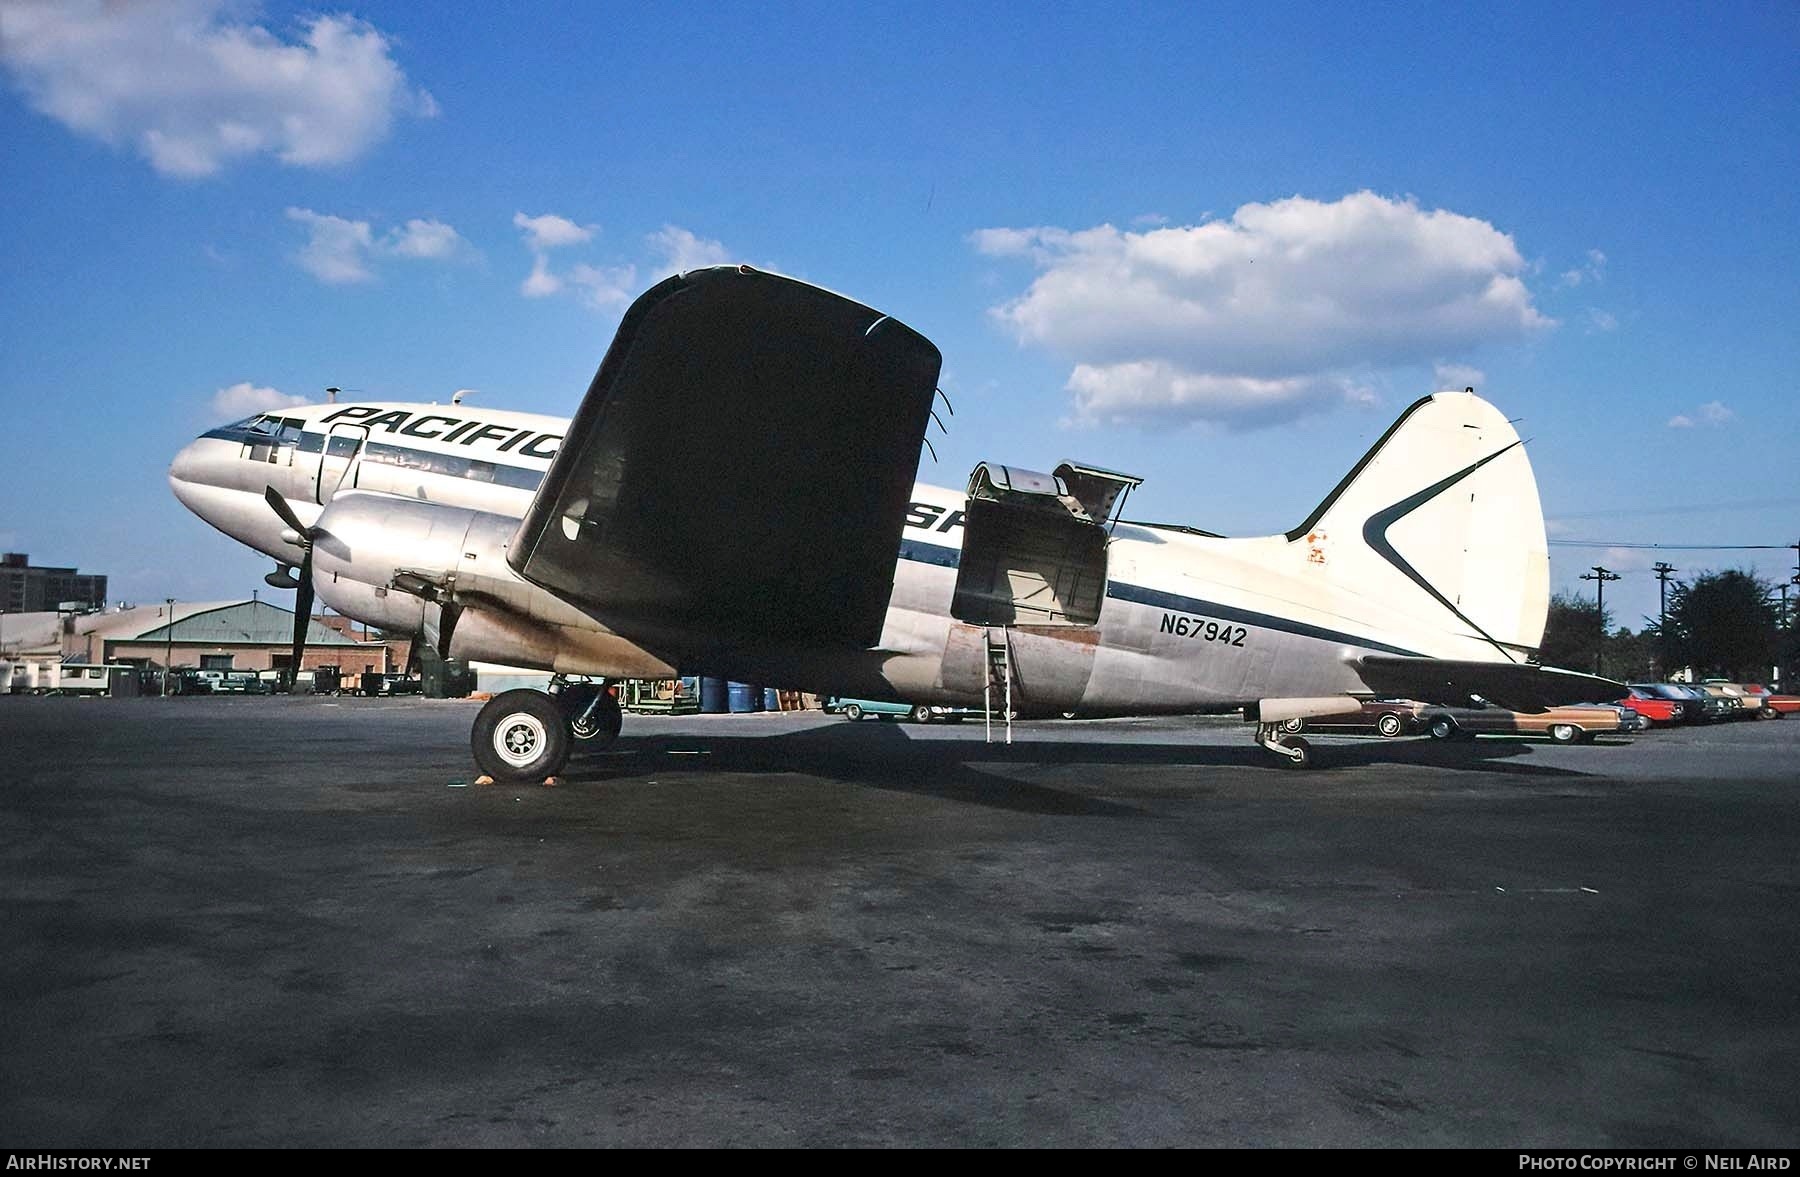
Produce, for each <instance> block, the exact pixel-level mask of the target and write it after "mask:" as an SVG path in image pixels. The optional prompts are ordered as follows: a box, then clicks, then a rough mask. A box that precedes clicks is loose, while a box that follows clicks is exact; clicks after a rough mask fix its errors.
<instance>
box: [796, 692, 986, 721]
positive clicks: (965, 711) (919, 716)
mask: <svg viewBox="0 0 1800 1177" xmlns="http://www.w3.org/2000/svg"><path fill="white" fill-rule="evenodd" d="M824 706H825V710H826V711H828V712H830V713H832V714H834V715H842V716H843V717H844V718H845V719H848V720H851V721H852V722H854V721H856V720H859V719H861V718H863V717H864V716H866V715H873V716H876V717H878V718H881V719H910V720H912V721H913V722H914V723H930V722H932V721H933V720H937V719H942V720H945V721H947V722H949V723H961V722H962V721H963V719H964V718H966V717H967V716H970V715H980V714H981V712H980V711H979V710H978V709H976V708H972V707H945V706H942V705H940V704H936V703H933V704H925V703H890V702H888V701H887V700H885V699H840V698H838V697H836V696H832V697H831V698H829V699H826V700H825V704H824Z"/></svg>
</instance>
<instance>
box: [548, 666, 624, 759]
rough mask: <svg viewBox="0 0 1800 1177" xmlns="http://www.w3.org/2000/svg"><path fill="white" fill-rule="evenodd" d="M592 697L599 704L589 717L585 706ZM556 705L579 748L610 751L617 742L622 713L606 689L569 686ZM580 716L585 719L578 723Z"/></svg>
mask: <svg viewBox="0 0 1800 1177" xmlns="http://www.w3.org/2000/svg"><path fill="white" fill-rule="evenodd" d="M596 695H598V696H599V698H600V702H599V703H598V704H597V705H596V706H595V707H594V710H593V712H592V713H591V714H590V713H588V704H589V703H590V702H592V701H593V699H594V697H595V696H596ZM556 702H557V705H558V706H560V707H561V708H562V713H563V715H564V716H565V717H566V718H567V719H568V721H569V734H570V735H571V736H574V737H575V739H576V741H577V742H578V743H579V744H580V745H581V746H582V747H583V748H587V749H592V750H596V751H597V750H599V749H601V748H607V747H610V746H611V745H612V742H613V741H614V740H616V739H618V738H619V728H620V727H622V726H623V725H624V723H625V709H624V708H622V707H620V706H619V701H618V700H617V699H615V698H613V695H612V692H611V691H609V690H607V689H606V688H604V687H599V686H595V685H594V684H593V683H572V684H570V685H569V686H567V687H564V688H563V692H562V694H560V695H558V696H557V697H556ZM584 714H586V715H587V718H586V719H585V720H583V719H582V716H583V715H584Z"/></svg>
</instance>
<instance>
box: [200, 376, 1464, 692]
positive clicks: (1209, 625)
mask: <svg viewBox="0 0 1800 1177" xmlns="http://www.w3.org/2000/svg"><path fill="white" fill-rule="evenodd" d="M567 424H568V422H567V421H566V420H564V419H561V418H556V417H549V416H542V415H537V414H528V413H515V412H505V411H498V410H492V409H486V408H482V409H465V408H464V407H463V406H460V405H451V406H443V405H420V404H393V403H381V404H330V405H316V406H310V407H305V408H294V409H287V410H282V411H279V412H273V413H269V414H265V415H264V416H263V417H262V418H260V419H252V420H249V421H245V422H240V423H238V424H236V425H232V426H226V427H223V428H220V429H216V430H213V431H211V432H209V433H207V434H206V435H204V436H202V437H201V438H199V439H197V440H196V441H194V442H193V443H192V444H190V445H189V446H188V447H187V448H186V449H184V450H183V451H182V452H181V454H180V455H179V456H178V457H177V459H176V461H175V463H174V465H173V466H172V467H171V471H170V481H171V484H172V485H173V487H174V490H175V493H176V495H177V497H179V498H180V500H181V501H182V502H183V503H184V504H185V505H186V506H188V507H189V508H190V509H191V510H193V511H194V512H195V513H196V514H198V515H200V516H201V517H202V518H203V519H205V520H206V521H207V522H209V523H211V524H212V525H213V526H214V527H216V528H218V529H219V530H221V531H223V532H225V533H226V534H227V535H230V536H231V537H232V538H234V539H236V540H238V541H239V542H241V543H244V544H246V545H248V546H250V547H252V548H255V549H256V550H258V551H261V552H263V553H266V554H267V555H269V556H270V557H272V558H273V559H275V560H277V561H280V562H285V563H293V562H295V561H297V559H298V558H299V551H298V547H297V545H296V543H295V542H294V540H295V537H294V534H293V533H292V532H291V531H288V530H287V529H286V527H285V525H284V524H283V522H282V521H281V520H280V519H279V518H278V517H277V516H276V515H275V514H273V513H272V512H271V510H270V509H269V506H268V504H267V503H266V502H265V500H264V494H265V490H266V488H268V487H274V488H275V489H276V490H277V491H279V492H280V493H281V494H282V495H283V496H284V497H285V498H286V499H287V500H288V501H289V503H290V504H291V506H292V507H293V509H294V512H295V514H296V515H298V516H299V518H300V520H301V521H302V522H303V523H305V524H307V525H308V526H309V527H311V526H312V525H314V524H315V523H317V522H319V521H320V519H321V516H325V515H326V513H327V509H328V508H329V511H330V513H329V516H328V517H327V518H326V519H325V525H326V526H325V528H324V532H325V534H324V535H323V536H322V537H321V538H320V539H319V540H318V542H317V544H316V550H315V555H314V559H315V570H314V580H315V582H316V585H317V591H318V595H319V597H320V598H321V599H323V600H324V601H325V602H326V603H327V604H329V605H330V606H332V607H333V608H334V609H336V610H337V611H338V612H340V613H342V614H344V615H345V616H348V617H352V618H354V619H356V620H359V621H363V622H365V623H367V624H370V625H373V626H378V627H381V628H384V629H388V630H391V631H397V632H406V633H412V634H423V635H425V636H427V637H428V638H430V637H433V636H434V626H435V622H434V616H435V612H434V611H435V610H436V608H437V605H436V604H434V601H437V600H442V599H448V598H449V597H450V596H451V595H454V597H455V598H456V599H457V600H459V601H461V602H462V603H463V604H465V605H466V606H469V607H468V608H466V609H464V610H463V612H462V620H461V621H460V622H458V623H457V625H456V629H455V638H454V642H453V644H452V647H451V652H452V654H453V656H456V657H461V658H470V659H477V660H484V661H497V662H504V663H507V664H511V665H522V666H535V667H539V668H542V669H546V670H554V671H558V672H562V673H567V674H592V675H607V676H620V677H623V676H645V677H655V676H661V675H671V674H674V673H677V672H680V673H709V674H722V675H728V676H730V677H733V678H739V679H746V680H752V681H759V682H766V683H770V684H779V685H784V686H792V687H796V688H804V689H812V690H820V691H829V692H833V693H839V694H855V695H872V696H883V697H893V698H900V699H904V700H908V701H915V702H947V703H970V702H978V701H979V700H980V698H981V693H982V688H983V686H984V684H985V683H986V682H987V681H988V675H989V662H988V646H989V643H990V641H991V640H992V638H993V635H992V633H991V632H990V627H988V626H980V625H969V624H965V623H963V622H961V621H958V620H957V619H956V618H955V617H953V616H952V599H953V596H954V594H955V590H956V585H957V570H958V564H959V561H960V558H961V555H962V549H963V533H964V509H965V507H966V506H967V498H966V496H965V495H964V494H963V493H962V492H958V491H954V490H948V489H944V488H941V487H934V486H929V485H925V484H918V485H917V486H916V487H915V489H914V492H913V495H912V502H911V504H910V506H909V509H908V514H907V518H906V524H905V529H904V533H903V539H902V542H901V545H900V550H899V552H898V553H897V559H896V561H895V565H894V573H893V592H892V595H891V597H890V602H889V607H888V612H887V616H886V623H885V626H884V628H883V632H882V634H881V638H880V641H879V642H878V643H877V644H876V646H875V647H873V648H871V649H868V650H845V649H842V648H839V647H831V648H827V647H819V648H807V647H805V646H803V645H792V644H790V645H784V646H783V647H781V648H771V649H749V648H742V647H735V646H727V645H721V644H720V643H719V642H718V641H717V639H716V638H709V637H708V636H706V635H697V634H684V633H682V632H681V631H679V630H678V629H659V628H657V627H656V626H655V625H653V624H645V623H644V622H643V620H642V619H641V618H640V619H634V620H633V621H632V622H631V623H626V624H621V623H620V622H619V620H618V619H615V618H608V617H604V616H598V615H595V614H593V613H590V612H587V611H584V610H582V609H580V608H577V607H576V606H573V605H570V604H568V603H566V602H564V601H562V600H560V599H559V598H557V597H555V596H553V595H552V594H549V593H546V592H544V591H542V590H540V589H538V588H536V586H533V585H531V584H528V583H526V582H525V581H523V580H522V579H521V578H520V577H519V576H518V575H517V574H516V573H514V572H513V571H512V570H511V569H510V568H509V567H507V562H506V559H505V553H506V549H507V544H508V542H509V540H510V539H511V537H512V534H513V532H514V530H515V529H516V528H517V526H518V524H519V520H520V519H521V517H522V516H523V515H524V513H525V511H526V509H527V507H528V506H529V505H530V503H531V502H532V499H533V497H534V495H535V493H536V491H537V487H538V484H539V482H541V480H542V479H543V477H544V474H545V472H546V471H547V470H548V469H549V466H550V462H551V459H552V457H553V456H554V454H555V452H556V447H557V445H558V443H560V441H561V440H562V436H563V433H564V430H565V428H566V427H567ZM704 473H716V472H704ZM696 493H698V491H696ZM284 532H285V533H286V534H285V535H284ZM1333 559H1334V541H1333V539H1332V537H1330V536H1328V535H1326V534H1323V533H1314V534H1309V535H1306V536H1303V537H1300V538H1290V537H1288V536H1281V535H1275V536H1267V537H1261V538H1250V539H1228V538H1222V537H1216V536H1211V535H1207V534H1203V533H1195V532H1192V531H1189V530H1185V529H1180V528H1173V527H1164V526H1150V525H1143V524H1133V523H1128V522H1120V523H1117V524H1115V525H1114V526H1113V528H1112V531H1111V536H1110V540H1109V541H1108V542H1107V545H1106V564H1105V574H1104V582H1105V584H1104V595H1103V598H1102V600H1101V602H1100V609H1099V615H1098V619H1097V621H1096V622H1095V623H1093V624H1087V625H1071V624H1031V623H1028V622H1025V621H1021V622H1019V623H1016V624H1011V625H1008V626H1006V627H1004V628H1005V634H1004V637H1003V640H1004V641H1005V642H1006V644H1007V646H1008V648H1009V650H1010V659H1011V673H1012V675H1013V677H1014V684H1015V690H1016V691H1017V693H1018V694H1017V701H1018V702H1019V703H1020V705H1021V706H1022V707H1023V708H1024V709H1026V710H1029V711H1038V712H1054V711H1080V712H1082V713H1086V714H1095V715H1102V714H1122V713H1149V712H1165V713H1179V712H1204V711H1213V710H1224V709H1228V708H1231V707H1235V706H1238V705H1242V704H1244V703H1246V702H1250V701H1254V700H1257V699H1262V698H1265V697H1270V696H1324V695H1333V694H1342V693H1364V694H1366V693H1367V691H1366V688H1365V687H1364V685H1363V683H1362V681H1361V679H1360V678H1359V677H1358V675H1357V673H1356V671H1355V670H1354V669H1353V667H1352V666H1351V662H1352V660H1353V659H1355V658H1356V657H1358V656H1360V655H1362V654H1367V653H1386V654H1406V655H1422V656H1428V657H1435V658H1484V657H1485V658H1493V657H1494V650H1493V645H1492V643H1491V642H1488V641H1484V640H1483V639H1482V638H1481V637H1480V636H1479V635H1477V634H1474V633H1471V632H1469V631H1468V629H1467V628H1466V627H1462V626H1457V625H1454V624H1442V623H1440V622H1439V621H1438V620H1436V619H1430V620H1425V621H1421V620H1420V619H1419V618H1418V616H1417V611H1416V610H1414V611H1410V612H1409V611H1406V610H1403V609H1401V608H1400V607H1398V606H1397V605H1395V604H1393V603H1391V602H1389V601H1385V600H1383V599H1380V598H1378V597H1376V596H1373V595H1369V594H1365V593H1362V592H1359V591H1358V590H1357V588H1356V586H1355V585H1354V584H1348V583H1345V581H1344V580H1343V579H1342V578H1334V577H1333V575H1332V565H1333ZM421 585H424V586H425V587H424V589H423V590H422V591H421V589H420V586H421ZM484 604H487V605H492V606H496V608H493V609H491V610H488V609H484V608H483V605H484ZM817 608H819V609H821V610H827V609H830V608H831V602H829V601H819V602H818V603H817Z"/></svg>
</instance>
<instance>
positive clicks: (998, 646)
mask: <svg viewBox="0 0 1800 1177" xmlns="http://www.w3.org/2000/svg"><path fill="white" fill-rule="evenodd" d="M996 693H999V694H1000V695H1001V697H1002V699H1003V701H1004V704H1005V706H1004V709H1003V710H1002V711H1001V713H1000V714H1001V715H1002V716H1003V717H1005V720H1006V742H1007V743H1008V744H1010V743H1012V717H1013V705H1012V644H1011V642H1010V641H1009V640H1008V635H1007V630H1006V627H1005V626H1004V625H990V626H988V627H987V684H986V685H985V686H983V687H982V690H981V709H982V711H983V712H985V713H986V716H987V742H988V743H990V744H991V743H993V742H994V695H995V694H996Z"/></svg>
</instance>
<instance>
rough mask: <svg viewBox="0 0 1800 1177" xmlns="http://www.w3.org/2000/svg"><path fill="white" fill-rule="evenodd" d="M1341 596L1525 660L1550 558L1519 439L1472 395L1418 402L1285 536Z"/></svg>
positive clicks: (1540, 617) (1535, 634)
mask: <svg viewBox="0 0 1800 1177" xmlns="http://www.w3.org/2000/svg"><path fill="white" fill-rule="evenodd" d="M1287 539H1288V540H1289V541H1290V542H1292V543H1306V544H1308V545H1309V551H1313V552H1316V553H1319V554H1320V555H1321V557H1322V556H1323V553H1324V552H1326V551H1329V553H1330V556H1329V573H1330V576H1331V579H1332V582H1333V584H1334V586H1335V587H1336V588H1338V589H1340V590H1344V591H1348V592H1351V593H1355V594H1357V595H1360V596H1364V597H1370V598H1373V599H1376V600H1380V601H1382V602H1384V603H1385V604H1387V605H1388V606H1390V607H1392V608H1396V609H1398V610H1399V611H1400V612H1402V613H1404V614H1405V615H1406V616H1407V617H1409V618H1412V619H1414V620H1417V621H1419V622H1420V623H1422V624H1424V625H1426V626H1429V627H1430V628H1432V629H1435V630H1440V631H1441V630H1443V629H1450V630H1461V631H1463V632H1466V633H1467V634H1468V635H1469V636H1472V637H1476V638H1480V639H1484V640H1486V641H1489V642H1492V643H1494V644H1495V645H1497V646H1500V647H1503V648H1504V652H1505V653H1506V654H1507V656H1508V657H1509V658H1514V659H1517V658H1522V657H1523V656H1524V655H1525V654H1526V653H1528V652H1529V651H1532V650H1535V649H1536V648H1537V646H1538V644H1539V642H1540V641H1541V640H1542V638H1543V633H1544V621H1545V617H1546V614H1547V612H1548V606H1549V585H1550V559H1549V548H1548V545H1547V544H1546V542H1545V534H1544V515H1543V507H1542V505H1541V504H1540V502H1539V499H1538V491H1537V480H1536V478H1535V477H1534V476H1533V475H1532V472H1531V463H1530V461H1529V459H1527V458H1526V456H1525V448H1524V444H1523V443H1522V442H1521V440H1520V438H1519V435H1518V432H1517V431H1516V430H1514V429H1513V427H1512V425H1511V423H1510V422H1508V421H1507V419H1506V418H1505V416H1503V415H1502V414H1501V413H1500V411H1499V410H1498V409H1496V408H1495V407H1494V406H1493V405H1491V404H1489V403H1488V402H1487V401H1485V400H1482V399H1481V398H1480V397H1478V396H1476V395H1475V394H1474V393H1473V392H1440V393H1436V394H1434V395H1432V396H1428V397H1425V398H1424V399H1422V400H1419V401H1417V402H1415V403H1414V404H1413V405H1412V406H1411V407H1409V408H1408V409H1407V410H1406V411H1405V412H1404V413H1402V414H1401V415H1400V419H1399V420H1398V421H1396V422H1394V424H1393V426H1392V427H1390V428H1389V429H1388V431H1387V433H1386V434H1384V435H1383V436H1382V438H1381V440H1379V441H1377V442H1376V443H1375V445H1374V447H1373V448H1371V449H1370V450H1369V452H1368V453H1367V454H1365V455H1364V456H1363V459H1362V460H1361V461H1360V462H1358V463H1357V464H1356V466H1355V467H1354V468H1352V469H1351V471H1350V473H1349V474H1347V475H1346V476H1345V477H1344V479H1343V481H1342V482H1340V483H1339V484H1338V485H1337V487H1336V489H1334V490H1333V491H1332V492H1331V494H1330V495H1328V496H1327V497H1326V499H1325V501H1324V502H1322V503H1320V504H1319V506H1318V507H1317V509H1315V510H1314V511H1313V513H1312V514H1311V515H1310V516H1308V518H1307V520H1306V522H1305V523H1302V524H1301V525H1300V526H1299V527H1297V528H1295V529H1294V530H1292V531H1290V532H1288V533H1287Z"/></svg>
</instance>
